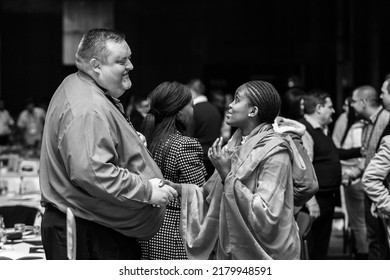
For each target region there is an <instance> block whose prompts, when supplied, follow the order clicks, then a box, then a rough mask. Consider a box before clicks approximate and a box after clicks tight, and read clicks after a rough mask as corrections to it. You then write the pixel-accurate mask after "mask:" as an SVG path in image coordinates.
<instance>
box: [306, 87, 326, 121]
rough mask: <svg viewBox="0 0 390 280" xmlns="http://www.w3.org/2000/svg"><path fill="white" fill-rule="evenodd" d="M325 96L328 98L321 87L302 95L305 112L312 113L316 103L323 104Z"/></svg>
mask: <svg viewBox="0 0 390 280" xmlns="http://www.w3.org/2000/svg"><path fill="white" fill-rule="evenodd" d="M326 98H330V95H329V93H327V92H326V91H324V90H322V89H314V90H311V91H309V92H308V95H307V96H305V97H304V100H305V113H306V114H309V115H311V114H313V113H314V112H315V111H316V107H317V105H318V104H320V105H322V106H324V105H325V103H326Z"/></svg>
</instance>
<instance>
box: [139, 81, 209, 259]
mask: <svg viewBox="0 0 390 280" xmlns="http://www.w3.org/2000/svg"><path fill="white" fill-rule="evenodd" d="M148 99H149V101H150V110H149V113H148V114H147V116H146V117H145V119H144V121H143V123H142V127H141V131H142V132H143V133H144V135H145V137H146V141H147V143H148V148H149V151H150V152H151V153H152V155H153V158H154V160H155V161H156V163H157V165H158V166H159V168H160V169H161V171H162V174H163V176H164V178H165V179H167V180H170V181H172V182H175V183H188V184H190V183H191V184H196V185H199V186H202V185H203V183H204V182H205V176H206V169H205V167H204V165H203V152H202V146H201V145H200V143H199V142H198V140H196V139H194V138H191V137H187V136H184V135H183V132H184V131H185V130H186V129H187V127H188V126H189V124H190V122H191V121H192V115H193V109H192V96H191V92H190V89H189V88H188V87H187V86H185V85H183V84H181V83H178V82H164V83H162V84H160V85H158V86H157V87H156V88H155V89H154V90H153V91H152V92H151V93H150V94H149V96H148ZM179 222H180V203H179V202H178V201H177V200H176V199H175V200H173V201H171V202H170V203H169V204H168V205H167V207H166V213H165V217H164V222H163V224H162V226H161V227H160V230H159V231H158V232H157V234H156V235H154V236H153V238H152V239H150V240H148V241H140V243H141V248H142V259H151V260H157V259H158V260H172V259H187V255H186V252H185V249H184V246H183V241H182V239H181V237H180V233H179Z"/></svg>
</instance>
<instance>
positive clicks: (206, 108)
mask: <svg viewBox="0 0 390 280" xmlns="http://www.w3.org/2000/svg"><path fill="white" fill-rule="evenodd" d="M221 124H222V116H221V114H220V113H219V111H218V109H217V108H216V107H215V106H214V105H213V104H212V103H210V102H208V101H207V102H200V103H197V104H195V105H194V117H193V121H192V125H191V126H190V128H189V135H190V136H191V137H194V138H197V139H198V140H199V143H200V144H201V145H202V149H203V155H206V156H207V151H208V149H209V148H210V147H211V146H212V145H213V143H214V141H215V139H217V138H218V137H219V136H220V134H221Z"/></svg>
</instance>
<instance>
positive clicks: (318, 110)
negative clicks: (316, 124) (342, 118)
mask: <svg viewBox="0 0 390 280" xmlns="http://www.w3.org/2000/svg"><path fill="white" fill-rule="evenodd" d="M322 107H323V106H322V105H321V104H317V105H316V113H319V114H320V113H321V109H322Z"/></svg>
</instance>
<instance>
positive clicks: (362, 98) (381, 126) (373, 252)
mask: <svg viewBox="0 0 390 280" xmlns="http://www.w3.org/2000/svg"><path fill="white" fill-rule="evenodd" d="M351 106H352V107H353V108H354V110H355V111H356V113H357V114H359V115H361V116H362V117H363V118H365V119H366V121H367V124H366V125H365V127H364V128H363V133H362V150H363V152H364V154H365V166H364V169H366V167H367V166H368V164H369V163H370V161H371V159H372V158H373V157H374V155H375V152H376V150H377V148H378V146H379V143H380V140H381V138H382V137H383V136H384V134H388V133H389V132H386V127H387V126H388V124H389V118H390V113H389V112H388V111H386V110H385V109H384V108H383V106H382V105H380V102H379V98H378V94H377V92H376V90H375V89H374V88H373V87H371V86H361V87H358V88H357V89H355V90H354V91H353V93H352V103H351ZM363 186H364V182H363ZM364 204H365V220H366V228H367V242H368V258H369V259H386V258H388V255H389V251H388V246H387V238H386V234H385V231H384V228H383V224H382V222H381V220H380V219H379V218H377V217H374V216H373V215H372V213H371V205H372V201H371V199H370V198H369V197H368V196H367V195H365V201H364Z"/></svg>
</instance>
